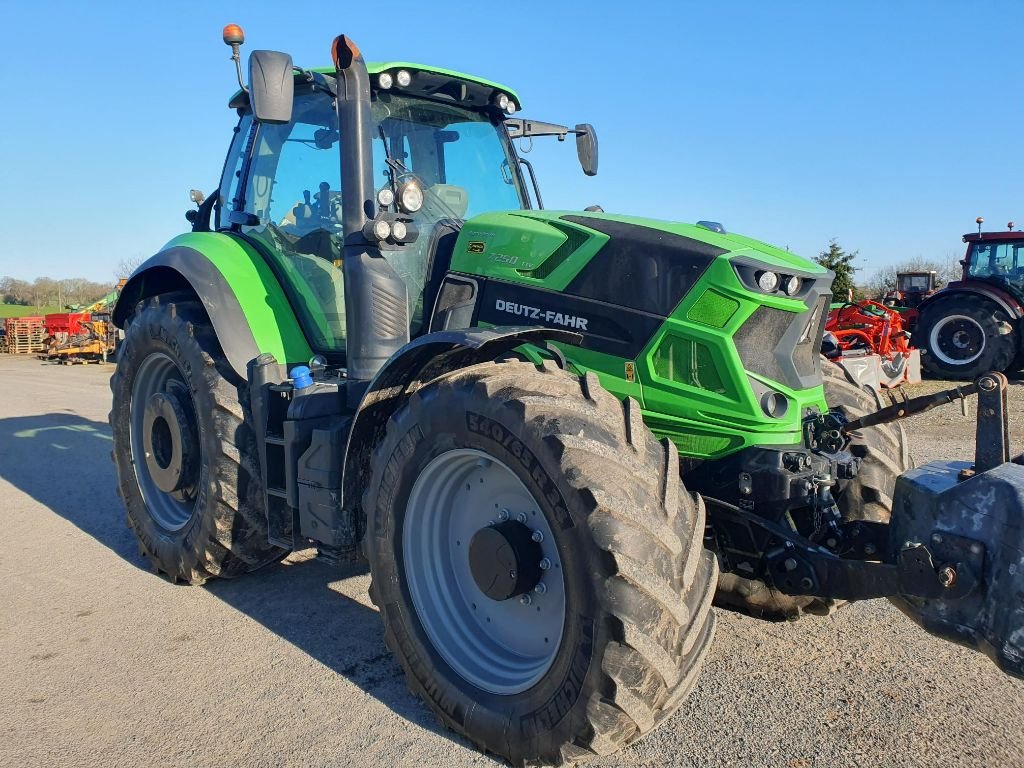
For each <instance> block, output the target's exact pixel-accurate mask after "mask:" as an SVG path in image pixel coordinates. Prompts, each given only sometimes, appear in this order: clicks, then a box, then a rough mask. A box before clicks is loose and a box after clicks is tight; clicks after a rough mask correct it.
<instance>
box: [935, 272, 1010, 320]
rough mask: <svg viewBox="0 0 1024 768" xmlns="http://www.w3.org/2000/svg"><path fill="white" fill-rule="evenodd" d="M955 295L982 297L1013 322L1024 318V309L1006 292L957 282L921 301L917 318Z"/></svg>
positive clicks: (981, 285)
mask: <svg viewBox="0 0 1024 768" xmlns="http://www.w3.org/2000/svg"><path fill="white" fill-rule="evenodd" d="M957 293H959V294H967V293H969V294H973V295H976V296H983V297H984V298H986V299H988V300H989V301H993V302H995V303H996V304H998V305H999V307H1000V308H1001V309H1002V310H1003V311H1004V312H1006V314H1007V315H1009V316H1010V317H1011V318H1012V319H1014V320H1020V319H1021V317H1024V309H1022V307H1021V305H1020V304H1019V303H1018V302H1017V300H1016V299H1015V298H1013V296H1012V295H1011V294H1010V293H1008V292H1007V291H1004V290H1002V289H1001V288H998V287H996V286H994V285H991V284H989V283H981V282H966V283H965V282H959V281H958V282H954V283H950V284H949V285H947V286H946V287H945V288H943V289H942V290H941V291H938V292H936V293H933V294H932V295H931V296H929V297H927V298H926V299H925V300H924V301H922V302H921V303H920V304H919V305H918V307H917V312H918V316H919V317H920V315H921V313H923V312H924V311H925V309H926V308H927V307H930V306H931V305H932V304H934V303H935V302H937V301H941V300H942V299H944V298H946V297H949V296H952V295H953V294H957Z"/></svg>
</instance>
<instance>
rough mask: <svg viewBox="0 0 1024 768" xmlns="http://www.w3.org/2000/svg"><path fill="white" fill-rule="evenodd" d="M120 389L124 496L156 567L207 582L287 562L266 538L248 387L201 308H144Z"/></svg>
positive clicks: (118, 437) (159, 302)
mask: <svg viewBox="0 0 1024 768" xmlns="http://www.w3.org/2000/svg"><path fill="white" fill-rule="evenodd" d="M110 388H111V390H112V393H113V408H112V410H111V412H110V426H111V429H112V431H113V438H114V450H113V459H114V464H115V466H116V468H117V476H118V491H119V493H120V495H121V497H122V499H123V500H124V503H125V506H126V508H127V512H128V524H129V525H130V526H131V528H132V529H133V530H134V531H135V534H136V536H137V537H138V540H139V549H140V551H141V552H142V554H143V555H145V557H146V558H147V559H148V560H149V562H150V565H151V566H152V568H153V569H154V570H156V571H158V572H162V573H165V574H167V576H168V577H169V578H170V579H171V580H172V581H184V582H187V583H189V584H202V583H203V582H204V581H206V580H207V579H208V578H210V577H211V576H227V577H230V576H237V575H239V574H241V573H244V572H246V571H251V570H253V569H255V568H258V567H260V566H261V565H264V564H266V563H268V562H270V561H272V560H274V559H276V558H278V557H280V555H281V554H282V553H283V550H281V549H279V548H277V547H274V546H271V545H270V544H269V543H268V541H267V527H266V515H265V512H264V511H263V498H262V487H261V485H260V475H259V469H258V464H257V460H256V451H255V446H256V443H255V436H254V435H253V433H252V430H251V428H250V427H249V425H248V423H247V420H246V411H247V398H248V393H247V388H246V387H245V383H244V382H242V381H239V380H238V379H237V377H235V375H234V373H233V372H232V371H231V369H230V367H229V366H228V364H227V361H226V360H225V359H224V355H223V353H222V352H221V349H220V345H219V344H218V342H217V338H216V336H215V335H214V333H213V330H212V328H211V327H210V324H209V320H208V319H207V317H206V315H205V313H204V312H203V310H202V306H201V305H200V304H199V303H198V302H194V301H188V300H187V299H185V300H175V299H174V298H173V297H163V298H161V297H156V298H153V299H150V300H149V301H148V302H147V303H146V304H143V305H140V306H139V308H138V309H137V310H136V313H135V315H134V317H133V319H132V320H131V321H130V324H129V325H128V328H127V330H126V332H125V338H124V341H123V342H122V344H121V348H120V353H119V357H118V364H117V369H116V371H115V373H114V375H113V377H111V380H110Z"/></svg>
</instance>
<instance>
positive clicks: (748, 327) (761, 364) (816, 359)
mask: <svg viewBox="0 0 1024 768" xmlns="http://www.w3.org/2000/svg"><path fill="white" fill-rule="evenodd" d="M810 298H811V299H813V300H814V305H813V307H811V308H808V310H807V311H806V312H796V313H794V312H785V311H783V310H781V309H774V308H772V307H763V306H762V307H758V309H757V310H756V311H755V312H754V314H752V315H751V316H750V317H749V318H748V319H747V322H745V323H744V324H743V325H742V327H741V328H740V329H739V331H737V332H736V336H735V337H734V338H733V341H734V343H735V344H736V351H737V352H738V353H739V356H740V360H741V361H742V362H743V367H744V369H745V370H747V371H749V372H750V373H753V374H756V375H758V376H764V377H765V378H766V379H770V380H772V381H777V382H779V383H781V384H785V385H786V386H788V387H790V388H792V389H808V388H810V387H814V386H817V385H818V384H820V383H821V358H820V356H819V354H818V351H819V348H820V347H821V337H822V333H823V332H824V329H825V319H826V310H827V309H828V294H824V295H815V296H812V297H810Z"/></svg>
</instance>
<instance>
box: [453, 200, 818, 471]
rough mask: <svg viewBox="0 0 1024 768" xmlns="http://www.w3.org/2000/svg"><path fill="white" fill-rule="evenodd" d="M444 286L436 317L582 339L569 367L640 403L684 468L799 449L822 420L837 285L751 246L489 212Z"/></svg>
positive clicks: (470, 227)
mask: <svg viewBox="0 0 1024 768" xmlns="http://www.w3.org/2000/svg"><path fill="white" fill-rule="evenodd" d="M451 273H452V274H451V278H452V280H454V281H455V282H454V283H453V286H459V285H460V283H459V281H462V282H461V286H462V287H453V288H452V289H451V290H449V291H443V292H442V296H441V297H440V298H439V299H438V301H437V306H438V307H439V308H440V312H441V313H442V314H444V313H445V312H455V311H456V310H454V309H449V307H458V306H463V305H466V304H469V303H471V304H472V307H473V309H472V318H471V320H472V322H471V323H470V324H479V325H494V326H505V325H542V326H546V327H549V328H557V329H565V330H572V331H577V332H579V333H580V334H581V335H582V341H581V344H580V346H579V347H577V348H574V349H572V350H566V355H567V357H569V358H570V359H572V360H573V361H578V362H580V364H581V365H582V366H583V367H584V368H587V369H589V370H596V371H599V372H601V373H603V374H605V375H604V376H603V377H602V384H603V385H604V386H605V387H606V388H608V389H610V390H611V391H612V392H613V393H614V394H616V395H617V396H620V397H624V396H627V395H628V396H631V397H634V398H637V399H638V400H640V401H641V403H642V405H643V407H644V408H645V418H646V419H648V420H649V421H650V423H652V424H653V425H654V427H655V431H656V432H658V433H659V434H663V435H667V436H670V437H671V438H672V439H673V440H674V441H675V442H676V444H677V445H678V446H679V448H680V450H682V451H683V452H684V453H686V454H687V455H690V456H700V457H705V458H706V457H709V456H713V455H721V454H722V453H724V452H729V451H733V450H737V449H739V448H741V447H743V446H745V445H752V444H759V445H767V444H776V445H785V444H796V443H799V442H800V440H801V439H802V438H801V432H800V424H801V422H800V419H801V417H802V414H804V413H805V412H806V411H807V410H808V409H809V408H817V409H819V410H822V409H824V408H826V407H827V406H826V405H825V403H824V400H823V394H822V388H821V370H820V359H819V354H818V351H819V348H820V345H821V336H822V330H823V327H824V323H825V317H826V313H827V309H828V303H829V299H830V296H831V285H832V278H833V274H832V273H831V272H829V271H828V270H826V269H824V268H822V267H821V266H819V265H818V264H815V263H814V262H812V261H807V260H805V259H801V258H799V257H798V256H794V255H793V254H791V253H787V252H786V251H783V250H780V249H778V248H774V247H772V246H770V245H766V244H765V243H761V242H758V241H757V240H752V239H750V238H746V237H742V236H740V235H730V234H725V233H720V232H714V231H711V230H709V229H706V228H704V227H700V226H695V225H690V224H679V223H672V222H664V221H656V220H653V219H641V218H635V217H627V216H612V215H607V214H601V213H591V212H582V211H560V212H555V211H510V212H504V213H489V214H485V215H481V216H477V217H474V218H472V219H470V220H468V221H466V223H465V224H464V225H463V227H462V230H461V232H460V233H459V236H458V239H457V241H456V243H455V246H454V249H453V252H452V261H451ZM768 273H773V274H771V275H769V274H768ZM465 278H468V279H469V280H468V281H467V280H466V279H465ZM467 286H468V287H467ZM469 295H472V297H473V298H472V302H469V301H468V299H467V296H469ZM460 302H462V303H461V304H460ZM469 321H470V318H469V317H468V316H467V317H464V318H462V320H461V322H469ZM444 322H447V320H445V321H444ZM438 327H443V326H440V325H439V326H438ZM684 404H685V405H684ZM776 406H778V407H776ZM693 409H699V411H700V416H699V418H691V417H692V413H691V411H693ZM688 414H689V415H688ZM711 423H713V424H714V428H713V429H711V430H710V431H709V427H708V425H709V424H711ZM752 435H756V436H757V437H756V439H755V438H753V437H752Z"/></svg>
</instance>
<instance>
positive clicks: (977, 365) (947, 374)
mask: <svg viewBox="0 0 1024 768" xmlns="http://www.w3.org/2000/svg"><path fill="white" fill-rule="evenodd" d="M1019 333H1020V331H1019V329H1018V326H1017V321H1016V320H1014V319H1013V318H1011V317H1010V316H1009V315H1007V314H1006V312H1005V311H1003V309H1002V308H1000V307H999V305H998V304H996V303H995V302H993V301H990V300H989V299H986V298H985V297H983V296H978V295H975V294H969V293H968V294H962V293H958V294H954V295H952V296H949V297H948V298H945V299H937V300H936V301H934V302H933V303H931V304H928V305H926V306H925V308H924V311H923V312H922V313H921V317H920V318H919V320H918V323H917V329H916V330H915V332H914V343H915V345H916V346H918V347H919V348H920V349H921V351H922V352H923V353H924V354H922V355H921V364H922V365H923V366H924V367H925V369H926V370H927V371H928V372H929V373H931V374H932V375H934V376H937V377H938V378H940V379H954V380H968V379H976V378H977V377H978V376H980V375H981V374H983V373H988V372H989V371H1007V370H1011V369H1012V367H1013V364H1014V360H1015V359H1016V358H1017V355H1018V354H1019V353H1020V349H1019V347H1020V338H1019Z"/></svg>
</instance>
